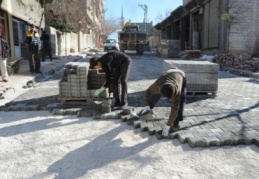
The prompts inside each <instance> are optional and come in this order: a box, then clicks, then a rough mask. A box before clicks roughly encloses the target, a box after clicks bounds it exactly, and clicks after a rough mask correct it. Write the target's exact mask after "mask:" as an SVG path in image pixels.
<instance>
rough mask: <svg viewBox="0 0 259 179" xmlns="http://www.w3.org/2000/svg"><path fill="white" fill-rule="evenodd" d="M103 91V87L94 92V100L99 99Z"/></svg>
mask: <svg viewBox="0 0 259 179" xmlns="http://www.w3.org/2000/svg"><path fill="white" fill-rule="evenodd" d="M105 90H106V88H105V87H104V86H102V87H101V88H99V89H97V90H95V92H94V97H96V98H97V97H99V96H100V95H101V94H102V93H104V91H105Z"/></svg>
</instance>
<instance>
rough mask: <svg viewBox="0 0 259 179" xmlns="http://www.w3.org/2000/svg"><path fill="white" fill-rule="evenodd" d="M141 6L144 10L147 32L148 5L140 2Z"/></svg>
mask: <svg viewBox="0 0 259 179" xmlns="http://www.w3.org/2000/svg"><path fill="white" fill-rule="evenodd" d="M138 6H139V7H141V8H142V9H143V10H144V21H143V22H144V26H145V32H147V5H146V4H139V5H138Z"/></svg>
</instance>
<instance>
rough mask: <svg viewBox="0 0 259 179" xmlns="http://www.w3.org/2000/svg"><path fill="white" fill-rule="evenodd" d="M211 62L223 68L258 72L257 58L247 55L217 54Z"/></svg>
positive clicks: (258, 62)
mask: <svg viewBox="0 0 259 179" xmlns="http://www.w3.org/2000/svg"><path fill="white" fill-rule="evenodd" d="M213 62H214V63H218V64H220V65H221V66H223V67H232V68H235V69H239V70H248V71H251V72H259V58H255V57H253V58H251V57H250V56H248V55H240V56H234V55H233V54H218V55H215V57H214V59H213Z"/></svg>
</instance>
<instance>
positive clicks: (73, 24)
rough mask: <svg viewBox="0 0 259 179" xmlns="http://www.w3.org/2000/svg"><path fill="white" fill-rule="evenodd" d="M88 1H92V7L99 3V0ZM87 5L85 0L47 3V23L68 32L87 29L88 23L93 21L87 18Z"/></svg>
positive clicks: (90, 6) (89, 6)
mask: <svg viewBox="0 0 259 179" xmlns="http://www.w3.org/2000/svg"><path fill="white" fill-rule="evenodd" d="M87 2H88V3H89V2H90V4H88V8H90V9H91V8H94V7H95V6H97V5H99V4H98V3H99V1H98V0H95V1H87ZM86 6H87V5H86V1H85V0H56V1H54V2H53V3H52V4H46V7H45V9H46V11H45V17H46V23H47V24H49V25H51V26H54V27H55V28H57V29H59V30H61V31H66V32H68V31H73V32H78V31H79V30H81V29H87V25H89V24H91V23H90V22H89V20H88V19H87V18H86V11H87V10H88V9H87V7H86Z"/></svg>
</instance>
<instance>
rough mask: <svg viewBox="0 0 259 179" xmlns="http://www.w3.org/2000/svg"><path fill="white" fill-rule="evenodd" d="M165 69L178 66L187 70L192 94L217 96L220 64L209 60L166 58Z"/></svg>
mask: <svg viewBox="0 0 259 179" xmlns="http://www.w3.org/2000/svg"><path fill="white" fill-rule="evenodd" d="M163 65H164V71H166V70H168V69H170V68H171V67H177V68H178V69H181V70H183V71H184V72H185V74H186V77H187V91H188V93H190V94H199V93H207V94H212V95H213V96H216V93H217V90H218V74H219V65H218V64H215V63H212V62H207V61H191V60H164V62H163Z"/></svg>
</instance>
